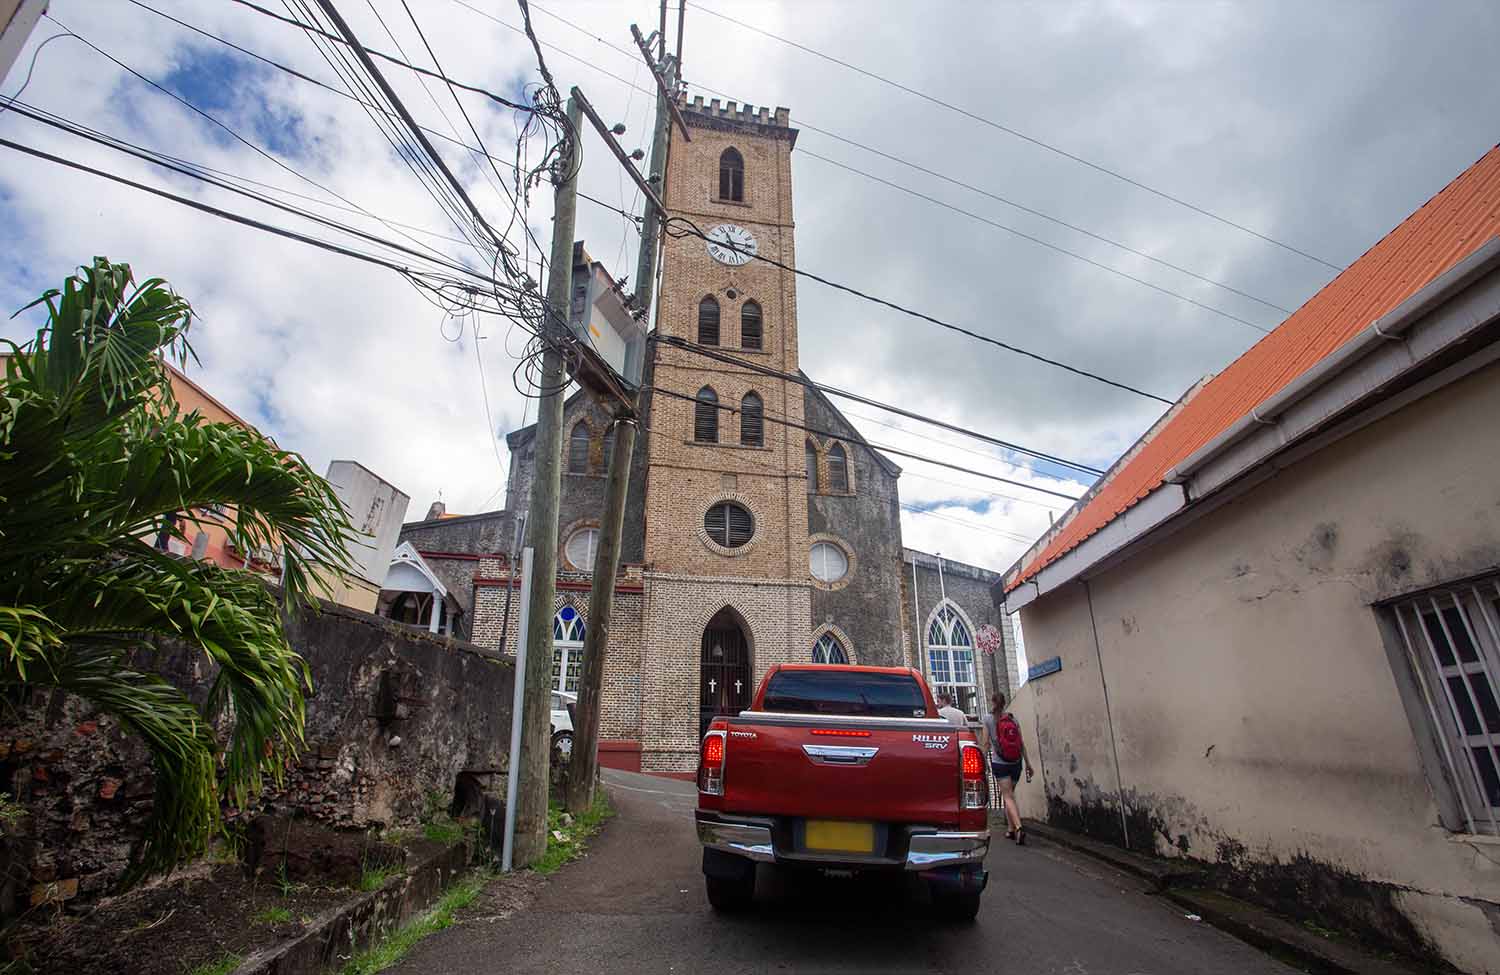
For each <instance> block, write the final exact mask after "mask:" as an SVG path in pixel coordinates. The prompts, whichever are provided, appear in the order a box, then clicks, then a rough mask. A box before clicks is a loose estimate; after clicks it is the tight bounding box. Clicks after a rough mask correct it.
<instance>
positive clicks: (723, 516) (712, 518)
mask: <svg viewBox="0 0 1500 975" xmlns="http://www.w3.org/2000/svg"><path fill="white" fill-rule="evenodd" d="M703 530H704V531H706V532H707V533H708V537H709V538H710V539H712V540H713V541H714V542H715V543H716V544H719V545H722V546H724V547H725V548H739V547H740V546H741V545H744V544H745V543H746V542H748V541H750V536H752V535H754V534H755V519H753V518H751V517H750V512H748V511H746V510H745V509H744V508H743V507H741V506H740V505H737V504H735V503H734V502H732V501H720V502H719V503H718V504H716V505H714V506H713V507H712V508H709V509H708V511H707V512H706V513H705V514H704V515H703Z"/></svg>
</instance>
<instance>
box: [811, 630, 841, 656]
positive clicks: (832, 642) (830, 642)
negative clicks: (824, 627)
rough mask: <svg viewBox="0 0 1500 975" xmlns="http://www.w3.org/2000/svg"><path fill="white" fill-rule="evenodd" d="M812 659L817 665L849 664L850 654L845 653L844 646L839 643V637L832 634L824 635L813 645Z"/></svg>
mask: <svg viewBox="0 0 1500 975" xmlns="http://www.w3.org/2000/svg"><path fill="white" fill-rule="evenodd" d="M812 659H813V663H815V664H846V663H848V662H849V654H848V653H846V652H845V651H844V645H843V644H842V643H840V642H839V638H838V637H836V636H834V635H833V634H832V633H824V634H823V635H822V636H820V637H818V640H817V642H816V643H814V644H813V651H812Z"/></svg>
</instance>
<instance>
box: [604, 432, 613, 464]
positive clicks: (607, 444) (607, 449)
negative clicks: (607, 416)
mask: <svg viewBox="0 0 1500 975" xmlns="http://www.w3.org/2000/svg"><path fill="white" fill-rule="evenodd" d="M614 455H615V428H614V427H610V428H609V430H608V431H607V432H606V433H605V434H604V470H605V471H608V470H609V460H610V458H611V457H613V456H614Z"/></svg>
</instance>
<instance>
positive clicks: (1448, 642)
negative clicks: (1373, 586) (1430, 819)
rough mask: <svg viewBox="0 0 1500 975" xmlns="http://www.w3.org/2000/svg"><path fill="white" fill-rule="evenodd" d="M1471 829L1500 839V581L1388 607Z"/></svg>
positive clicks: (1496, 578)
mask: <svg viewBox="0 0 1500 975" xmlns="http://www.w3.org/2000/svg"><path fill="white" fill-rule="evenodd" d="M1391 612H1392V613H1394V615H1395V621H1396V628H1397V630H1398V631H1399V633H1400V635H1401V641H1402V643H1403V645H1404V648H1405V650H1406V655H1407V660H1408V661H1409V662H1410V663H1411V665H1412V668H1413V670H1414V672H1415V677H1416V681H1417V685H1418V687H1419V689H1420V691H1421V694H1422V697H1423V704H1424V705H1425V709H1426V712H1427V715H1428V718H1429V719H1430V720H1431V721H1432V722H1433V724H1434V725H1436V730H1437V731H1438V732H1439V737H1438V741H1439V744H1440V745H1441V747H1442V758H1443V761H1444V763H1445V764H1446V765H1447V773H1448V775H1447V778H1448V780H1449V781H1450V782H1453V783H1455V784H1456V785H1457V792H1458V796H1457V798H1458V803H1459V807H1460V809H1461V811H1462V814H1463V817H1464V820H1465V823H1464V827H1465V828H1466V829H1467V830H1468V831H1470V832H1486V833H1493V834H1500V703H1497V702H1500V576H1491V577H1489V578H1487V579H1483V580H1479V581H1476V582H1473V583H1465V584H1463V585H1458V586H1449V587H1446V588H1443V589H1440V590H1436V591H1434V592H1430V593H1424V594H1423V595H1421V596H1416V597H1413V598H1411V599H1406V600H1403V601H1401V602H1399V603H1396V604H1394V605H1393V606H1392V607H1391Z"/></svg>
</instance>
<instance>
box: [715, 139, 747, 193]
mask: <svg viewBox="0 0 1500 975" xmlns="http://www.w3.org/2000/svg"><path fill="white" fill-rule="evenodd" d="M719 199H721V200H733V201H734V202H736V203H743V202H745V157H744V156H741V155H740V151H739V150H738V149H735V148H733V147H731V148H728V149H725V150H724V152H723V154H722V155H720V156H719Z"/></svg>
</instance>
